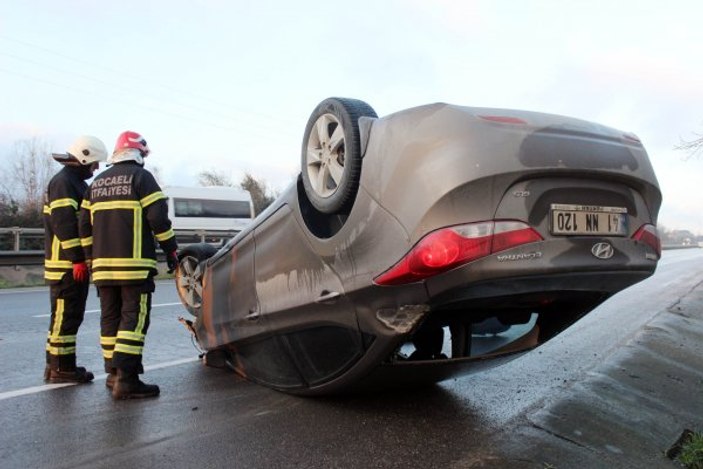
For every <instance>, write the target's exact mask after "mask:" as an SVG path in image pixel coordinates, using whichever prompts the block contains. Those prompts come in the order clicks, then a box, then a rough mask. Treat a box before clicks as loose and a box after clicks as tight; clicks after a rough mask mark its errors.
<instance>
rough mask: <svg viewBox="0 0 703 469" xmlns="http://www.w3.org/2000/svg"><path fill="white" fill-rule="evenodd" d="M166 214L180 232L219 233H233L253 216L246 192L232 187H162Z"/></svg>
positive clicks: (242, 227)
mask: <svg viewBox="0 0 703 469" xmlns="http://www.w3.org/2000/svg"><path fill="white" fill-rule="evenodd" d="M163 191H164V194H166V196H167V197H168V216H169V218H170V219H171V222H172V223H173V229H174V231H176V233H177V234H178V235H180V236H185V235H187V234H191V235H195V234H199V233H200V234H202V233H213V234H217V233H223V234H228V235H229V236H233V235H234V234H236V233H238V232H240V231H242V230H243V229H244V228H246V226H247V225H248V224H249V223H251V221H252V219H253V218H254V205H253V204H252V200H251V195H250V194H249V192H247V191H245V190H242V189H239V188H236V187H212V186H211V187H176V186H169V187H165V188H164V190H163Z"/></svg>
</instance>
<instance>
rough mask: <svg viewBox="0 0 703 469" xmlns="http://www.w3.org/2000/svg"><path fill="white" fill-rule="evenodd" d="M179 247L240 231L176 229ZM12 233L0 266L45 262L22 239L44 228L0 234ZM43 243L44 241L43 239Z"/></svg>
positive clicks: (39, 233) (217, 239)
mask: <svg viewBox="0 0 703 469" xmlns="http://www.w3.org/2000/svg"><path fill="white" fill-rule="evenodd" d="M174 232H175V233H176V239H178V241H179V242H178V244H179V247H181V248H183V247H185V246H187V245H188V244H192V243H206V242H209V243H212V244H213V245H216V246H218V245H219V244H220V243H221V241H222V240H223V239H225V240H228V239H230V238H231V237H233V236H234V235H236V234H237V233H238V231H235V230H227V231H208V230H174ZM2 235H11V236H12V238H11V240H12V242H11V245H12V247H13V249H9V250H0V266H20V265H22V266H25V265H27V266H29V265H43V264H44V250H43V249H40V250H37V249H22V239H28V238H29V239H34V240H36V239H42V240H43V238H44V229H43V228H21V227H18V226H12V227H9V228H0V236H2ZM42 245H43V241H42ZM157 260H159V261H162V262H163V261H165V260H166V259H165V257H164V254H163V253H162V252H161V251H160V250H159V251H158V253H157Z"/></svg>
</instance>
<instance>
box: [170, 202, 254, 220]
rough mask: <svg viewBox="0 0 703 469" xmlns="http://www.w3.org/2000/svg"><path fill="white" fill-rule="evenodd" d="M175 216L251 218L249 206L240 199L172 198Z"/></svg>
mask: <svg viewBox="0 0 703 469" xmlns="http://www.w3.org/2000/svg"><path fill="white" fill-rule="evenodd" d="M173 210H174V214H175V216H177V217H204V218H251V206H250V204H249V202H247V201H241V200H208V199H178V198H174V199H173Z"/></svg>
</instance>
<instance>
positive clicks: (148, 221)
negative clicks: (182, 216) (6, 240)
mask: <svg viewBox="0 0 703 469" xmlns="http://www.w3.org/2000/svg"><path fill="white" fill-rule="evenodd" d="M147 155H149V147H148V145H147V143H146V140H144V138H143V137H142V136H141V135H140V134H138V133H136V132H131V131H127V132H123V133H122V134H120V136H119V137H118V139H117V144H116V145H115V151H114V153H113V154H112V155H111V156H110V157H109V158H108V160H107V163H108V165H112V166H111V167H109V168H108V169H107V170H105V171H103V172H102V173H101V174H100V175H98V176H97V177H96V178H95V179H94V180H93V182H92V183H91V185H90V188H89V190H88V192H87V193H86V197H85V199H84V200H83V205H82V209H81V220H80V235H81V243H82V244H83V245H84V246H85V248H84V249H85V251H86V256H87V257H88V258H90V259H91V260H92V266H91V267H92V274H93V282H94V283H95V285H96V286H97V288H98V294H99V296H100V310H101V316H100V345H101V346H102V351H103V359H104V363H105V371H106V372H107V373H109V375H108V377H107V381H106V385H107V387H109V388H112V397H113V398H115V399H132V398H144V397H153V396H158V395H159V387H158V386H157V385H155V384H145V383H143V382H142V381H141V380H140V379H139V375H140V374H142V373H144V368H143V366H142V351H143V349H144V340H145V338H146V333H147V329H148V328H149V316H150V311H151V295H152V293H153V292H154V289H155V285H154V280H153V277H154V275H156V273H157V270H156V242H158V243H159V245H160V246H161V249H162V250H163V251H164V253H166V260H167V264H168V268H169V272H172V271H173V270H174V269H175V268H176V265H177V262H178V257H177V252H176V251H177V248H178V246H177V244H176V237H175V235H174V232H173V230H172V228H171V221H170V220H169V218H168V213H167V205H166V196H165V195H164V194H163V192H161V188H160V187H159V184H158V183H157V182H156V179H154V176H153V175H152V174H151V173H150V172H149V171H148V170H146V169H144V167H143V166H144V158H146V157H147Z"/></svg>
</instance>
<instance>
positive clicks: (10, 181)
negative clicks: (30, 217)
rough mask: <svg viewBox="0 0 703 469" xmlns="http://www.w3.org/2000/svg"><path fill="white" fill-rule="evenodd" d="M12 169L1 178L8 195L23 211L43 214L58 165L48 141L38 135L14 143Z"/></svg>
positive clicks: (8, 169)
mask: <svg viewBox="0 0 703 469" xmlns="http://www.w3.org/2000/svg"><path fill="white" fill-rule="evenodd" d="M10 158H11V160H10V163H9V168H7V170H6V171H5V176H4V178H3V179H2V188H3V190H4V191H5V193H6V195H7V196H8V197H9V198H10V199H11V200H15V201H17V204H18V206H19V210H20V211H21V212H26V213H27V214H30V213H41V211H42V205H43V199H44V191H45V190H46V186H47V185H48V184H49V180H50V179H51V177H52V176H53V175H54V174H56V171H57V170H58V168H59V166H58V164H57V163H55V162H54V161H53V160H52V158H51V150H50V146H49V144H48V143H47V142H46V141H45V140H43V139H41V138H38V137H34V138H31V139H27V140H19V141H17V142H15V143H14V145H13V148H12V152H11V154H10Z"/></svg>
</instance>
